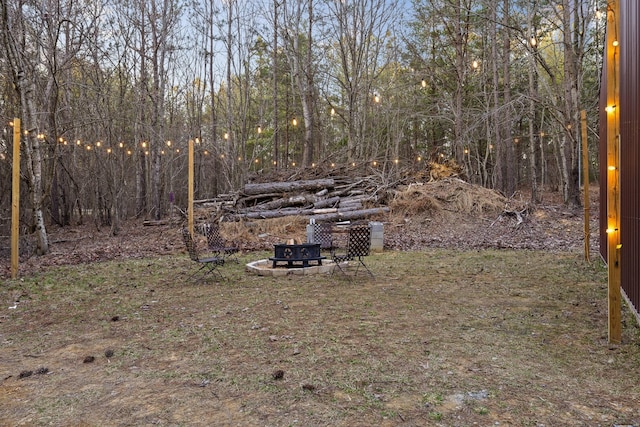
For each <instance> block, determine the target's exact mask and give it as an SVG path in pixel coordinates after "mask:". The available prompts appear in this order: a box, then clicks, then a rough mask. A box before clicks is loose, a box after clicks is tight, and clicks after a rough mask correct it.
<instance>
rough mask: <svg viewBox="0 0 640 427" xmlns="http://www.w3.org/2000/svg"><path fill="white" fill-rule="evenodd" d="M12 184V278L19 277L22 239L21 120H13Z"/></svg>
mask: <svg viewBox="0 0 640 427" xmlns="http://www.w3.org/2000/svg"><path fill="white" fill-rule="evenodd" d="M12 175H13V177H12V183H11V278H12V279H15V278H16V277H17V276H18V263H19V257H18V255H19V250H20V248H19V245H18V243H19V238H20V119H13V173H12Z"/></svg>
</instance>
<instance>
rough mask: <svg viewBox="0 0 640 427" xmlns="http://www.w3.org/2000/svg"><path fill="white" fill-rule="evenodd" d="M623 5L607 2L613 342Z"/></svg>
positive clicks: (612, 337)
mask: <svg viewBox="0 0 640 427" xmlns="http://www.w3.org/2000/svg"><path fill="white" fill-rule="evenodd" d="M619 22H620V8H619V4H618V0H610V1H609V2H608V5H607V40H606V41H607V46H606V52H607V58H606V61H607V107H606V109H607V240H608V246H607V249H608V252H607V268H608V273H609V275H608V276H609V277H608V285H609V286H608V291H609V295H608V296H609V298H608V309H609V342H610V343H612V344H619V343H620V341H621V339H622V319H621V317H622V314H621V297H622V292H621V290H620V252H621V250H622V244H621V243H620V235H621V232H622V231H621V229H620V97H619V95H620V88H619V86H618V82H619V78H620V47H619V42H620V39H619V34H618V29H619Z"/></svg>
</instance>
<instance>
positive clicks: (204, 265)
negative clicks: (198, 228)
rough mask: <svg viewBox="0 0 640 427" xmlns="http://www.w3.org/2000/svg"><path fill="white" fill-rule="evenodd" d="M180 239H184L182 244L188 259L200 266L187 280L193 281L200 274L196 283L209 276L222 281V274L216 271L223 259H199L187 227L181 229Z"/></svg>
mask: <svg viewBox="0 0 640 427" xmlns="http://www.w3.org/2000/svg"><path fill="white" fill-rule="evenodd" d="M182 238H183V239H184V244H185V246H186V247H187V252H189V258H191V260H192V261H194V262H197V263H198V264H200V268H199V269H198V270H197V271H196V272H194V273H193V274H191V275H190V276H189V280H191V279H193V278H194V277H195V276H196V275H198V273H200V272H202V275H201V276H200V278H199V279H198V281H200V280H202V279H204V278H205V277H206V276H208V275H209V274H214V275H217V276H218V277H219V278H220V279H224V276H222V273H221V272H220V271H219V270H218V267H220V266H222V265H224V258H222V257H220V256H210V257H201V256H200V254H199V252H198V248H197V246H196V242H195V240H194V239H193V236H192V235H191V233H190V232H189V229H188V228H187V227H184V228H183V229H182Z"/></svg>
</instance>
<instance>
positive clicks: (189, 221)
mask: <svg viewBox="0 0 640 427" xmlns="http://www.w3.org/2000/svg"><path fill="white" fill-rule="evenodd" d="M193 158H194V156H193V139H190V140H189V202H188V203H189V205H188V206H187V224H188V227H189V233H191V235H192V236H193V169H194V164H193Z"/></svg>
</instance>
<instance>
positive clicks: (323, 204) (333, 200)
mask: <svg viewBox="0 0 640 427" xmlns="http://www.w3.org/2000/svg"><path fill="white" fill-rule="evenodd" d="M339 202H340V197H330V198H328V199H323V200H318V201H317V202H315V203H314V204H313V207H314V209H322V208H328V207H330V206H331V207H334V206H336V205H337V204H338V203H339Z"/></svg>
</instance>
